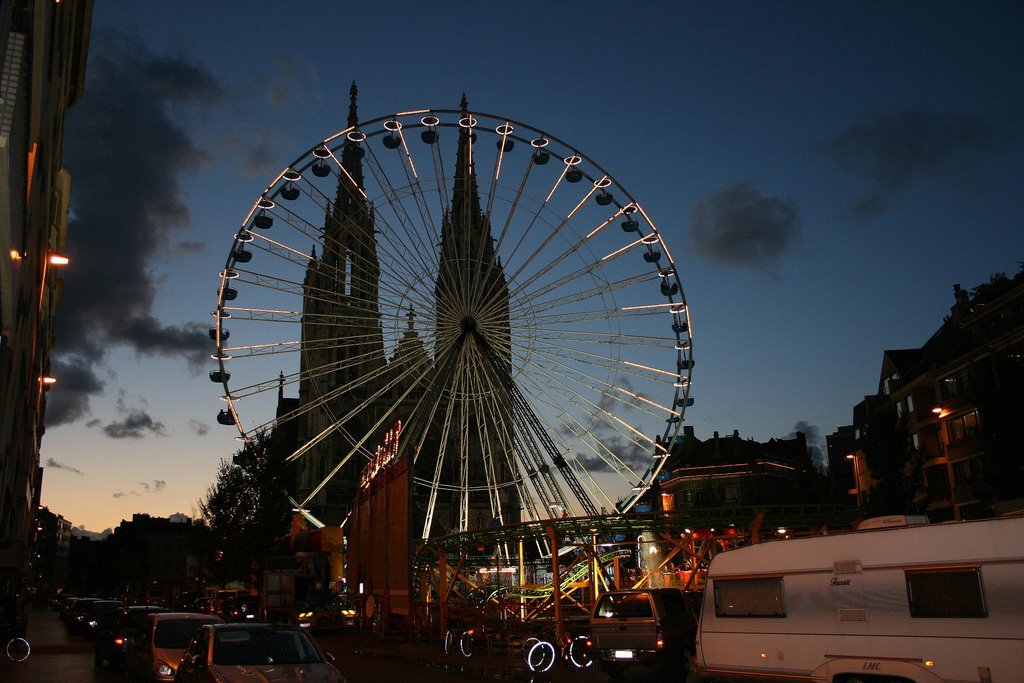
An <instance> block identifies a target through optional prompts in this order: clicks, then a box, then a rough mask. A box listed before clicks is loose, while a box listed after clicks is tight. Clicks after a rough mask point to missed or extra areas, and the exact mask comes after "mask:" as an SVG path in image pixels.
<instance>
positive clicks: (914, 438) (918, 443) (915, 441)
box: [910, 432, 921, 451]
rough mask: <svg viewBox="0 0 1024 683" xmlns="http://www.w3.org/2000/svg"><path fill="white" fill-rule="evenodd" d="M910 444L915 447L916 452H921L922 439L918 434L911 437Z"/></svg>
mask: <svg viewBox="0 0 1024 683" xmlns="http://www.w3.org/2000/svg"><path fill="white" fill-rule="evenodd" d="M910 443H912V444H913V445H914V450H915V451H919V450H921V437H919V436H918V435H917V432H914V433H913V434H911V435H910Z"/></svg>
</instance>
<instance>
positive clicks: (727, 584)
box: [714, 576, 786, 617]
mask: <svg viewBox="0 0 1024 683" xmlns="http://www.w3.org/2000/svg"><path fill="white" fill-rule="evenodd" d="M714 583H715V615H716V616H719V617H784V616H786V601H785V596H784V595H783V592H782V577H781V576H774V577H769V578H759V579H725V580H723V579H716V580H715V582H714Z"/></svg>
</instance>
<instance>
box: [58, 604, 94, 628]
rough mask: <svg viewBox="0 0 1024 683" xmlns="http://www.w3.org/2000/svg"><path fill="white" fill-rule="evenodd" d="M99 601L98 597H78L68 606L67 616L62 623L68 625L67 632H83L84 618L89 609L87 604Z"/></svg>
mask: <svg viewBox="0 0 1024 683" xmlns="http://www.w3.org/2000/svg"><path fill="white" fill-rule="evenodd" d="M94 602H99V598H78V599H77V600H75V601H74V602H73V603H72V604H71V605H70V607H69V608H68V616H67V618H66V619H65V620H64V625H65V626H67V627H68V633H77V634H81V633H84V632H85V620H86V617H87V613H88V611H89V605H91V604H92V603H94Z"/></svg>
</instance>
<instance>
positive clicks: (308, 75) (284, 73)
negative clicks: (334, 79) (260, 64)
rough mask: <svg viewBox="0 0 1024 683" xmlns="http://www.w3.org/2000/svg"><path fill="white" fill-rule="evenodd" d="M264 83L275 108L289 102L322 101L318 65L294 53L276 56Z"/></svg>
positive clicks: (311, 102) (303, 103)
mask: <svg viewBox="0 0 1024 683" xmlns="http://www.w3.org/2000/svg"><path fill="white" fill-rule="evenodd" d="M262 85H263V87H264V88H266V92H267V99H268V100H269V101H270V104H271V106H273V107H274V108H280V107H284V106H285V105H289V104H298V105H311V104H316V103H317V102H319V101H320V74H319V73H318V72H317V70H316V65H315V64H314V63H313V62H311V61H309V60H304V59H303V60H300V59H296V58H295V57H294V56H292V55H278V56H276V57H275V58H274V61H273V64H272V66H271V68H270V72H269V73H268V74H267V76H266V78H265V79H264V80H263V82H262Z"/></svg>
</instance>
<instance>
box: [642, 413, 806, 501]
mask: <svg viewBox="0 0 1024 683" xmlns="http://www.w3.org/2000/svg"><path fill="white" fill-rule="evenodd" d="M814 475H815V473H814V471H813V466H812V464H811V458H810V453H809V452H808V450H807V439H806V437H805V435H804V434H803V433H802V432H797V433H796V435H795V436H794V437H793V438H791V439H769V440H768V441H767V442H765V443H760V442H757V441H754V440H753V439H742V438H740V435H739V431H738V430H734V431H733V433H732V435H731V436H725V437H723V436H719V434H718V432H715V433H714V435H713V436H712V437H711V438H710V439H707V440H704V441H702V440H701V439H699V438H697V436H696V434H695V433H694V430H693V427H691V426H684V428H683V438H682V439H681V440H677V441H676V444H675V445H673V447H672V450H671V453H670V455H669V460H668V462H666V463H665V467H664V468H663V469H662V473H661V475H659V477H658V487H657V490H654V489H652V491H653V493H654V495H655V496H658V498H653V497H652V500H651V504H652V506H660V508H656V509H661V510H674V509H685V508H702V507H723V506H737V507H738V506H745V505H779V504H789V503H800V502H818V501H815V500H809V498H813V496H814V494H815V492H814V491H812V490H809V487H807V486H806V485H805V484H806V477H808V476H814Z"/></svg>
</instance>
